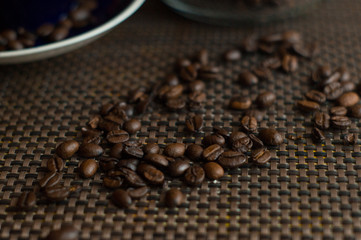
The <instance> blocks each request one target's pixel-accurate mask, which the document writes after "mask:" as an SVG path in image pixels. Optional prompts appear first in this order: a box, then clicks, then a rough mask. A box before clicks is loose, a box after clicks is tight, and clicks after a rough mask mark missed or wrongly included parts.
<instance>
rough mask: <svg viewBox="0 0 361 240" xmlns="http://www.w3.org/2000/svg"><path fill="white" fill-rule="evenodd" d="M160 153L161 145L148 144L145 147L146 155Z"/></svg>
mask: <svg viewBox="0 0 361 240" xmlns="http://www.w3.org/2000/svg"><path fill="white" fill-rule="evenodd" d="M159 151H160V148H159V145H158V144H156V143H148V144H146V145H144V147H143V152H144V154H149V153H159Z"/></svg>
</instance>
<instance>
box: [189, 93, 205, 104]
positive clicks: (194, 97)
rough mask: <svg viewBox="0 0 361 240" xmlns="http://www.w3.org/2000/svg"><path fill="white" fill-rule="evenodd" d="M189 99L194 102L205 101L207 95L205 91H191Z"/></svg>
mask: <svg viewBox="0 0 361 240" xmlns="http://www.w3.org/2000/svg"><path fill="white" fill-rule="evenodd" d="M188 99H189V101H190V102H193V103H203V102H205V101H206V99H207V95H206V94H205V93H204V92H191V93H190V94H189V95H188Z"/></svg>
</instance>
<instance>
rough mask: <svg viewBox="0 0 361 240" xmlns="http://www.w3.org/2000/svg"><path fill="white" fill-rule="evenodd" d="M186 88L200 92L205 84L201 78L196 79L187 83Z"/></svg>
mask: <svg viewBox="0 0 361 240" xmlns="http://www.w3.org/2000/svg"><path fill="white" fill-rule="evenodd" d="M188 88H189V91H191V92H202V91H203V90H204V89H205V88H206V84H205V83H204V82H203V81H201V80H196V81H194V82H191V83H189V85H188Z"/></svg>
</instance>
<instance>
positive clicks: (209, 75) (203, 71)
mask: <svg viewBox="0 0 361 240" xmlns="http://www.w3.org/2000/svg"><path fill="white" fill-rule="evenodd" d="M219 71H220V70H219V68H218V67H216V66H209V65H208V66H202V67H201V68H200V69H199V78H200V79H202V80H206V81H212V80H217V79H219V77H220V75H219Z"/></svg>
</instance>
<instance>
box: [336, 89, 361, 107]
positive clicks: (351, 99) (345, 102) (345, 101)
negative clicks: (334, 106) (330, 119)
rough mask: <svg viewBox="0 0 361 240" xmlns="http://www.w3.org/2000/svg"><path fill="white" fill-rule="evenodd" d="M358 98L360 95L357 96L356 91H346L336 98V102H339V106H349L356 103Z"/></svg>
mask: <svg viewBox="0 0 361 240" xmlns="http://www.w3.org/2000/svg"><path fill="white" fill-rule="evenodd" d="M359 100H360V97H359V96H358V94H357V93H355V92H347V93H344V94H342V95H341V96H340V97H339V98H338V100H337V101H338V104H340V106H344V107H351V106H353V105H355V104H356V103H358V102H359Z"/></svg>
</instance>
